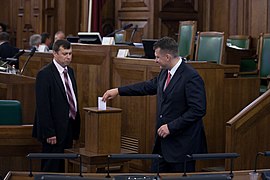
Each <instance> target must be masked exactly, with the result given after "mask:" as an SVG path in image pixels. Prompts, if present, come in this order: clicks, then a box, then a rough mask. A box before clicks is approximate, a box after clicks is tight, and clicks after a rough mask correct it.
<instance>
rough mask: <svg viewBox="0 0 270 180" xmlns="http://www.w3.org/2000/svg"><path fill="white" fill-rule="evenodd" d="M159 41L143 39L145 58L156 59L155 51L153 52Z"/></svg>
mask: <svg viewBox="0 0 270 180" xmlns="http://www.w3.org/2000/svg"><path fill="white" fill-rule="evenodd" d="M155 42H157V39H142V43H143V49H144V54H145V58H148V59H155V58H156V57H155V51H154V50H153V46H154V43H155Z"/></svg>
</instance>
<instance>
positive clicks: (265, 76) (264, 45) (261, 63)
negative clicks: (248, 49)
mask: <svg viewBox="0 0 270 180" xmlns="http://www.w3.org/2000/svg"><path fill="white" fill-rule="evenodd" d="M257 46H258V49H257V50H258V69H259V75H260V79H261V85H260V94H262V93H264V92H266V91H267V90H268V88H269V81H270V78H269V76H270V63H269V61H270V34H264V33H261V34H260V37H259V43H258V45H257Z"/></svg>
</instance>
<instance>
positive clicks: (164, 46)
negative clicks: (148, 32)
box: [153, 36, 178, 57]
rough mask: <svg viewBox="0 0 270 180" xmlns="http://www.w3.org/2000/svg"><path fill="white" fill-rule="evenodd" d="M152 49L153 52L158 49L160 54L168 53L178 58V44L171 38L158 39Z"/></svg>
mask: <svg viewBox="0 0 270 180" xmlns="http://www.w3.org/2000/svg"><path fill="white" fill-rule="evenodd" d="M153 48H154V50H156V49H157V48H160V50H161V52H164V53H169V54H171V55H172V56H173V57H177V56H178V44H177V42H176V41H175V40H174V39H173V38H171V37H167V36H165V37H163V38H161V39H159V40H158V41H157V42H155V44H154V46H153Z"/></svg>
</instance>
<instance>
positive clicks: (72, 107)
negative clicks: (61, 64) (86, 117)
mask: <svg viewBox="0 0 270 180" xmlns="http://www.w3.org/2000/svg"><path fill="white" fill-rule="evenodd" d="M64 79H65V85H66V93H67V97H68V102H69V117H71V118H72V119H75V117H76V109H75V103H74V99H73V97H72V93H71V88H70V86H69V83H68V76H67V69H65V70H64Z"/></svg>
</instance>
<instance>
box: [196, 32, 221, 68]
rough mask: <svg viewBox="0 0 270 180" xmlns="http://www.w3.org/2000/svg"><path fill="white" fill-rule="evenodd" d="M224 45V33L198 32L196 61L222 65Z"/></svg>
mask: <svg viewBox="0 0 270 180" xmlns="http://www.w3.org/2000/svg"><path fill="white" fill-rule="evenodd" d="M223 44H224V33H223V32H198V40H197V48H196V55H195V60H196V61H209V62H216V63H218V64H221V63H222V54H223V47H224V46H223Z"/></svg>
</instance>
